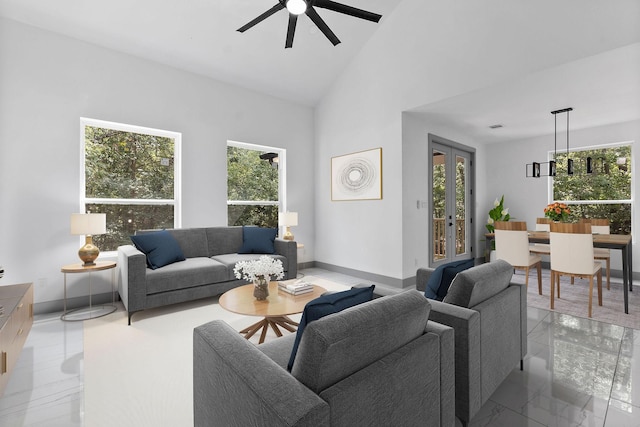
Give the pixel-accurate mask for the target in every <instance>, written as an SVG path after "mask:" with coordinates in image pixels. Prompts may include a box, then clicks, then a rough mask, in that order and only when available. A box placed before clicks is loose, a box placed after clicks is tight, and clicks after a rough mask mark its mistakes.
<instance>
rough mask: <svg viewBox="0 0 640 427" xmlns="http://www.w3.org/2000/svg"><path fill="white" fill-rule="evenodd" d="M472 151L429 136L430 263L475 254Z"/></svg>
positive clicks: (465, 257) (466, 257) (433, 265)
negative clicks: (473, 245) (473, 244)
mask: <svg viewBox="0 0 640 427" xmlns="http://www.w3.org/2000/svg"><path fill="white" fill-rule="evenodd" d="M472 158H473V152H471V151H466V150H464V149H463V148H462V146H460V144H456V143H453V142H452V141H447V140H445V139H443V138H438V137H436V136H434V135H429V188H430V190H431V194H430V198H429V212H430V213H431V215H430V218H431V221H430V224H429V236H430V250H429V257H430V265H431V266H432V267H435V266H437V265H439V264H442V263H446V262H451V261H455V260H460V259H469V258H472V257H473V247H472V244H471V242H473V235H474V233H473V230H472V212H473V206H474V205H475V203H474V201H473V191H472V182H473V171H472V166H473V161H472Z"/></svg>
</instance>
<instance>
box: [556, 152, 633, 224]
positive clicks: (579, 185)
mask: <svg viewBox="0 0 640 427" xmlns="http://www.w3.org/2000/svg"><path fill="white" fill-rule="evenodd" d="M569 157H570V158H571V159H572V160H573V169H574V175H567V153H566V152H564V153H559V154H558V155H557V156H556V161H557V162H558V165H557V171H558V174H557V176H555V177H554V178H553V198H554V200H565V201H567V202H568V204H569V205H570V208H571V215H570V220H572V221H578V220H579V219H580V218H606V219H608V220H609V222H610V229H611V233H614V234H630V233H631V203H618V204H606V203H590V204H575V203H571V201H594V202H596V201H598V200H603V201H606V200H629V201H630V200H631V181H632V174H631V173H632V171H631V146H630V145H624V146H619V147H608V148H598V149H593V150H581V151H574V152H570V153H569ZM588 164H590V166H591V169H592V172H591V173H587V169H588V168H587V165H588Z"/></svg>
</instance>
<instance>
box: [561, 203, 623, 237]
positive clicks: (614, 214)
mask: <svg viewBox="0 0 640 427" xmlns="http://www.w3.org/2000/svg"><path fill="white" fill-rule="evenodd" d="M571 216H572V218H574V219H576V220H577V219H578V218H606V219H608V220H609V229H610V232H611V234H631V204H628V203H625V204H622V203H621V204H615V205H605V204H597V205H571Z"/></svg>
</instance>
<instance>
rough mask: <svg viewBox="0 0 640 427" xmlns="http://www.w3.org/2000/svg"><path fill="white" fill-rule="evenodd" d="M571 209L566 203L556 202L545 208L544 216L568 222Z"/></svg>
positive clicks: (556, 220)
mask: <svg viewBox="0 0 640 427" xmlns="http://www.w3.org/2000/svg"><path fill="white" fill-rule="evenodd" d="M570 214H571V209H569V206H567V205H566V204H564V203H559V202H554V203H550V204H548V205H547V207H546V208H544V216H546V217H547V218H549V219H551V220H552V221H555V222H567V220H568V219H569V215H570Z"/></svg>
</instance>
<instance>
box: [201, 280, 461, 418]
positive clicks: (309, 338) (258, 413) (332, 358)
mask: <svg viewBox="0 0 640 427" xmlns="http://www.w3.org/2000/svg"><path fill="white" fill-rule="evenodd" d="M429 309H430V304H429V301H428V300H427V299H426V298H424V296H422V295H421V294H420V293H419V292H416V291H409V292H404V293H400V294H397V295H393V296H389V297H385V298H378V299H375V300H373V301H370V302H367V303H363V304H360V305H357V306H355V307H352V308H349V309H346V310H344V311H342V312H339V313H336V314H331V315H328V316H326V317H324V318H322V319H319V320H316V321H314V322H311V323H309V324H308V325H307V327H306V329H305V330H304V333H303V335H302V339H301V340H300V345H299V348H298V353H297V356H296V359H295V363H294V365H293V368H292V371H291V373H289V372H288V371H287V369H286V366H287V362H288V360H289V356H290V353H291V349H292V347H293V342H294V338H295V334H291V335H288V336H285V337H281V338H277V339H274V340H271V341H269V342H267V343H264V344H261V345H258V346H256V345H254V344H253V343H251V342H249V341H247V340H245V339H244V338H242V336H241V335H240V334H239V333H238V332H237V331H235V330H234V329H232V328H231V327H230V326H229V325H227V324H226V323H225V322H223V321H221V320H216V321H213V322H210V323H207V324H204V325H201V326H199V327H197V328H195V329H194V337H193V348H194V354H193V357H194V361H193V362H194V364H193V365H194V366H193V383H194V384H193V387H194V390H193V394H194V426H196V427H202V426H242V427H247V426H270V427H275V426H313V427H318V426H354V425H401V426H418V425H420V426H434V427H435V426H453V425H454V423H455V415H454V384H453V383H454V379H453V357H454V356H453V345H454V337H453V330H452V329H451V328H449V327H447V326H443V325H440V324H438V323H436V322H434V321H431V320H429V321H428V318H429Z"/></svg>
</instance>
